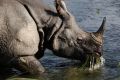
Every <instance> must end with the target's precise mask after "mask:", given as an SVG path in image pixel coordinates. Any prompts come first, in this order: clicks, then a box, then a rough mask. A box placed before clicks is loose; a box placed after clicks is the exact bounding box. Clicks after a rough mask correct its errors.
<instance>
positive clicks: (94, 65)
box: [82, 52, 105, 71]
mask: <svg viewBox="0 0 120 80" xmlns="http://www.w3.org/2000/svg"><path fill="white" fill-rule="evenodd" d="M96 56H97V57H96ZM104 62H105V60H104V58H103V57H102V56H101V55H100V52H96V53H95V55H87V57H86V60H85V63H84V64H83V65H82V68H84V69H86V68H87V69H88V70H90V71H93V70H96V69H99V68H100V67H101V66H103V64H104Z"/></svg>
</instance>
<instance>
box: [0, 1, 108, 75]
mask: <svg viewBox="0 0 120 80" xmlns="http://www.w3.org/2000/svg"><path fill="white" fill-rule="evenodd" d="M41 3H42V1H41V0H34V1H33V0H0V66H1V67H5V66H6V67H14V68H16V69H19V70H22V71H28V72H30V73H31V74H38V75H39V74H41V73H42V72H44V68H43V66H42V65H41V64H40V62H39V61H38V60H37V59H39V58H41V57H42V56H43V55H44V50H45V49H46V48H48V49H50V50H52V51H53V52H54V54H55V55H57V56H60V57H65V58H69V59H75V60H80V61H81V62H82V63H86V60H88V61H89V65H88V67H91V68H94V66H95V65H96V64H97V62H98V60H101V59H100V58H101V56H102V45H103V33H104V26H105V21H106V19H105V18H104V20H103V23H102V25H101V26H100V28H99V30H98V31H97V32H91V33H89V32H85V31H83V30H82V29H80V27H79V26H78V25H77V24H76V21H75V19H74V16H73V15H72V14H71V13H70V12H69V11H68V10H67V8H66V5H65V3H64V1H63V0H55V6H56V11H54V10H51V9H49V8H48V7H46V6H45V5H42V4H41ZM38 47H39V49H38ZM88 56H89V57H88Z"/></svg>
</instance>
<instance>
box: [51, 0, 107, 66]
mask: <svg viewBox="0 0 120 80" xmlns="http://www.w3.org/2000/svg"><path fill="white" fill-rule="evenodd" d="M55 4H56V10H57V14H58V16H59V18H60V19H61V25H60V28H59V29H58V31H57V32H56V33H55V35H53V36H52V37H51V40H50V43H49V44H51V46H49V48H50V49H51V50H52V51H53V52H54V54H55V55H57V56H60V57H65V58H69V59H75V60H80V61H81V62H82V63H86V61H88V62H89V63H88V64H87V65H89V66H95V64H97V63H98V61H101V59H100V58H101V56H102V46H103V33H104V28H105V21H106V18H104V19H103V22H102V25H101V26H100V28H99V29H98V31H96V32H86V31H83V30H82V29H81V28H80V27H79V26H78V25H77V23H76V21H75V18H74V16H73V15H72V14H71V13H70V12H69V11H68V10H67V8H66V5H65V3H64V1H63V0H56V1H55ZM56 24H57V23H56Z"/></svg>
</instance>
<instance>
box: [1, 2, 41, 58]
mask: <svg viewBox="0 0 120 80" xmlns="http://www.w3.org/2000/svg"><path fill="white" fill-rule="evenodd" d="M0 2H2V3H1V4H0V53H1V54H4V55H5V54H7V55H17V56H18V55H34V54H35V53H36V52H37V51H38V44H39V35H38V32H37V27H36V24H35V22H34V20H33V19H32V17H31V16H30V15H29V13H28V12H27V10H26V9H25V8H24V6H23V5H22V4H20V3H19V2H17V1H15V0H9V1H8V0H4V1H3V0H0Z"/></svg>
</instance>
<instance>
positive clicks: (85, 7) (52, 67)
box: [11, 0, 120, 80]
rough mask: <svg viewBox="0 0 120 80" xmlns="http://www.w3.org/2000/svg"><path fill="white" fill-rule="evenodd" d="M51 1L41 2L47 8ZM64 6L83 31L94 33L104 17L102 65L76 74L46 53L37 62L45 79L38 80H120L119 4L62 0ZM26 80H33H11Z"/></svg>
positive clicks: (70, 64)
mask: <svg viewBox="0 0 120 80" xmlns="http://www.w3.org/2000/svg"><path fill="white" fill-rule="evenodd" d="M53 1H54V0H44V2H46V3H47V4H49V5H50V6H51V7H53ZM66 4H67V7H68V8H69V10H70V11H71V13H73V15H74V16H75V17H76V20H77V22H78V24H79V25H80V26H81V27H82V28H83V29H84V30H86V31H96V30H97V29H98V28H99V26H100V24H101V22H102V19H103V17H105V16H106V17H107V24H106V25H107V26H106V32H105V35H104V38H105V41H104V58H105V59H106V63H105V66H104V67H102V68H101V69H99V70H96V71H94V72H88V71H83V70H80V69H79V68H78V67H77V65H76V64H75V63H76V62H75V61H72V60H68V59H64V58H59V57H56V56H54V55H52V53H51V52H49V51H46V54H45V56H44V57H43V58H42V60H41V61H42V63H43V65H44V66H45V67H46V69H47V76H45V77H43V79H41V80H120V0H66ZM30 77H31V76H30ZM30 79H31V80H34V79H32V78H18V77H17V78H12V79H11V80H30ZM35 80H36V79H35Z"/></svg>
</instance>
